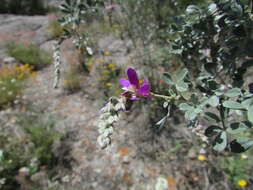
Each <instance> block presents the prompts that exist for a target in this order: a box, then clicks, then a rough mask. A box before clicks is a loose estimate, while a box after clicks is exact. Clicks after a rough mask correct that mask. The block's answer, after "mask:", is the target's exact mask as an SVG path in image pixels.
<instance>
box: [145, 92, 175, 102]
mask: <svg viewBox="0 0 253 190" xmlns="http://www.w3.org/2000/svg"><path fill="white" fill-rule="evenodd" d="M150 95H151V96H154V97H157V98H163V99H165V100H171V99H172V97H170V96H164V95H160V94H155V93H153V92H150Z"/></svg>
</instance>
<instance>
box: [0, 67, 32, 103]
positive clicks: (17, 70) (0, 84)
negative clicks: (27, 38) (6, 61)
mask: <svg viewBox="0 0 253 190" xmlns="http://www.w3.org/2000/svg"><path fill="white" fill-rule="evenodd" d="M31 75H32V73H31V67H30V66H29V65H27V64H26V65H20V66H2V67H1V69H0V92H1V93H0V107H3V106H5V105H8V104H11V103H13V101H14V100H15V99H16V98H17V96H18V95H20V94H22V91H23V89H24V87H25V79H27V78H28V77H29V76H31Z"/></svg>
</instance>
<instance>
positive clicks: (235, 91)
mask: <svg viewBox="0 0 253 190" xmlns="http://www.w3.org/2000/svg"><path fill="white" fill-rule="evenodd" d="M224 95H225V96H227V97H229V98H232V97H236V96H239V95H241V89H240V88H232V89H230V90H228V91H227V92H226V93H225V94H224Z"/></svg>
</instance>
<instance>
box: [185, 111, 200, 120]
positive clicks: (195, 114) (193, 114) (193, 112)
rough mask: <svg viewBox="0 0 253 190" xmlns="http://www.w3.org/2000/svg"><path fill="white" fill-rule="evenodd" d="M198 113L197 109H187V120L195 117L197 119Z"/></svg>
mask: <svg viewBox="0 0 253 190" xmlns="http://www.w3.org/2000/svg"><path fill="white" fill-rule="evenodd" d="M197 115H198V114H197V113H196V112H195V111H193V110H189V111H186V112H185V115H184V116H185V118H186V119H187V120H190V121H191V120H193V119H195V118H196V117H197Z"/></svg>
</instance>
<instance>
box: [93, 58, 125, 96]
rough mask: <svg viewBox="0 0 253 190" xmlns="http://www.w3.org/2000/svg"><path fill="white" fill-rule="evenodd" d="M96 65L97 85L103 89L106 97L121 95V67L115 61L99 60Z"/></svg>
mask: <svg viewBox="0 0 253 190" xmlns="http://www.w3.org/2000/svg"><path fill="white" fill-rule="evenodd" d="M95 63H97V64H99V65H97V66H96V74H97V76H96V77H97V82H96V86H97V88H98V89H101V90H102V91H103V93H104V95H105V96H106V97H110V96H114V95H119V94H120V91H119V90H118V89H119V88H118V87H119V86H118V85H115V83H117V80H118V77H119V74H120V72H121V69H120V68H119V67H118V66H117V64H116V63H115V62H113V61H105V60H103V59H100V60H97V61H96V62H95Z"/></svg>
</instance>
